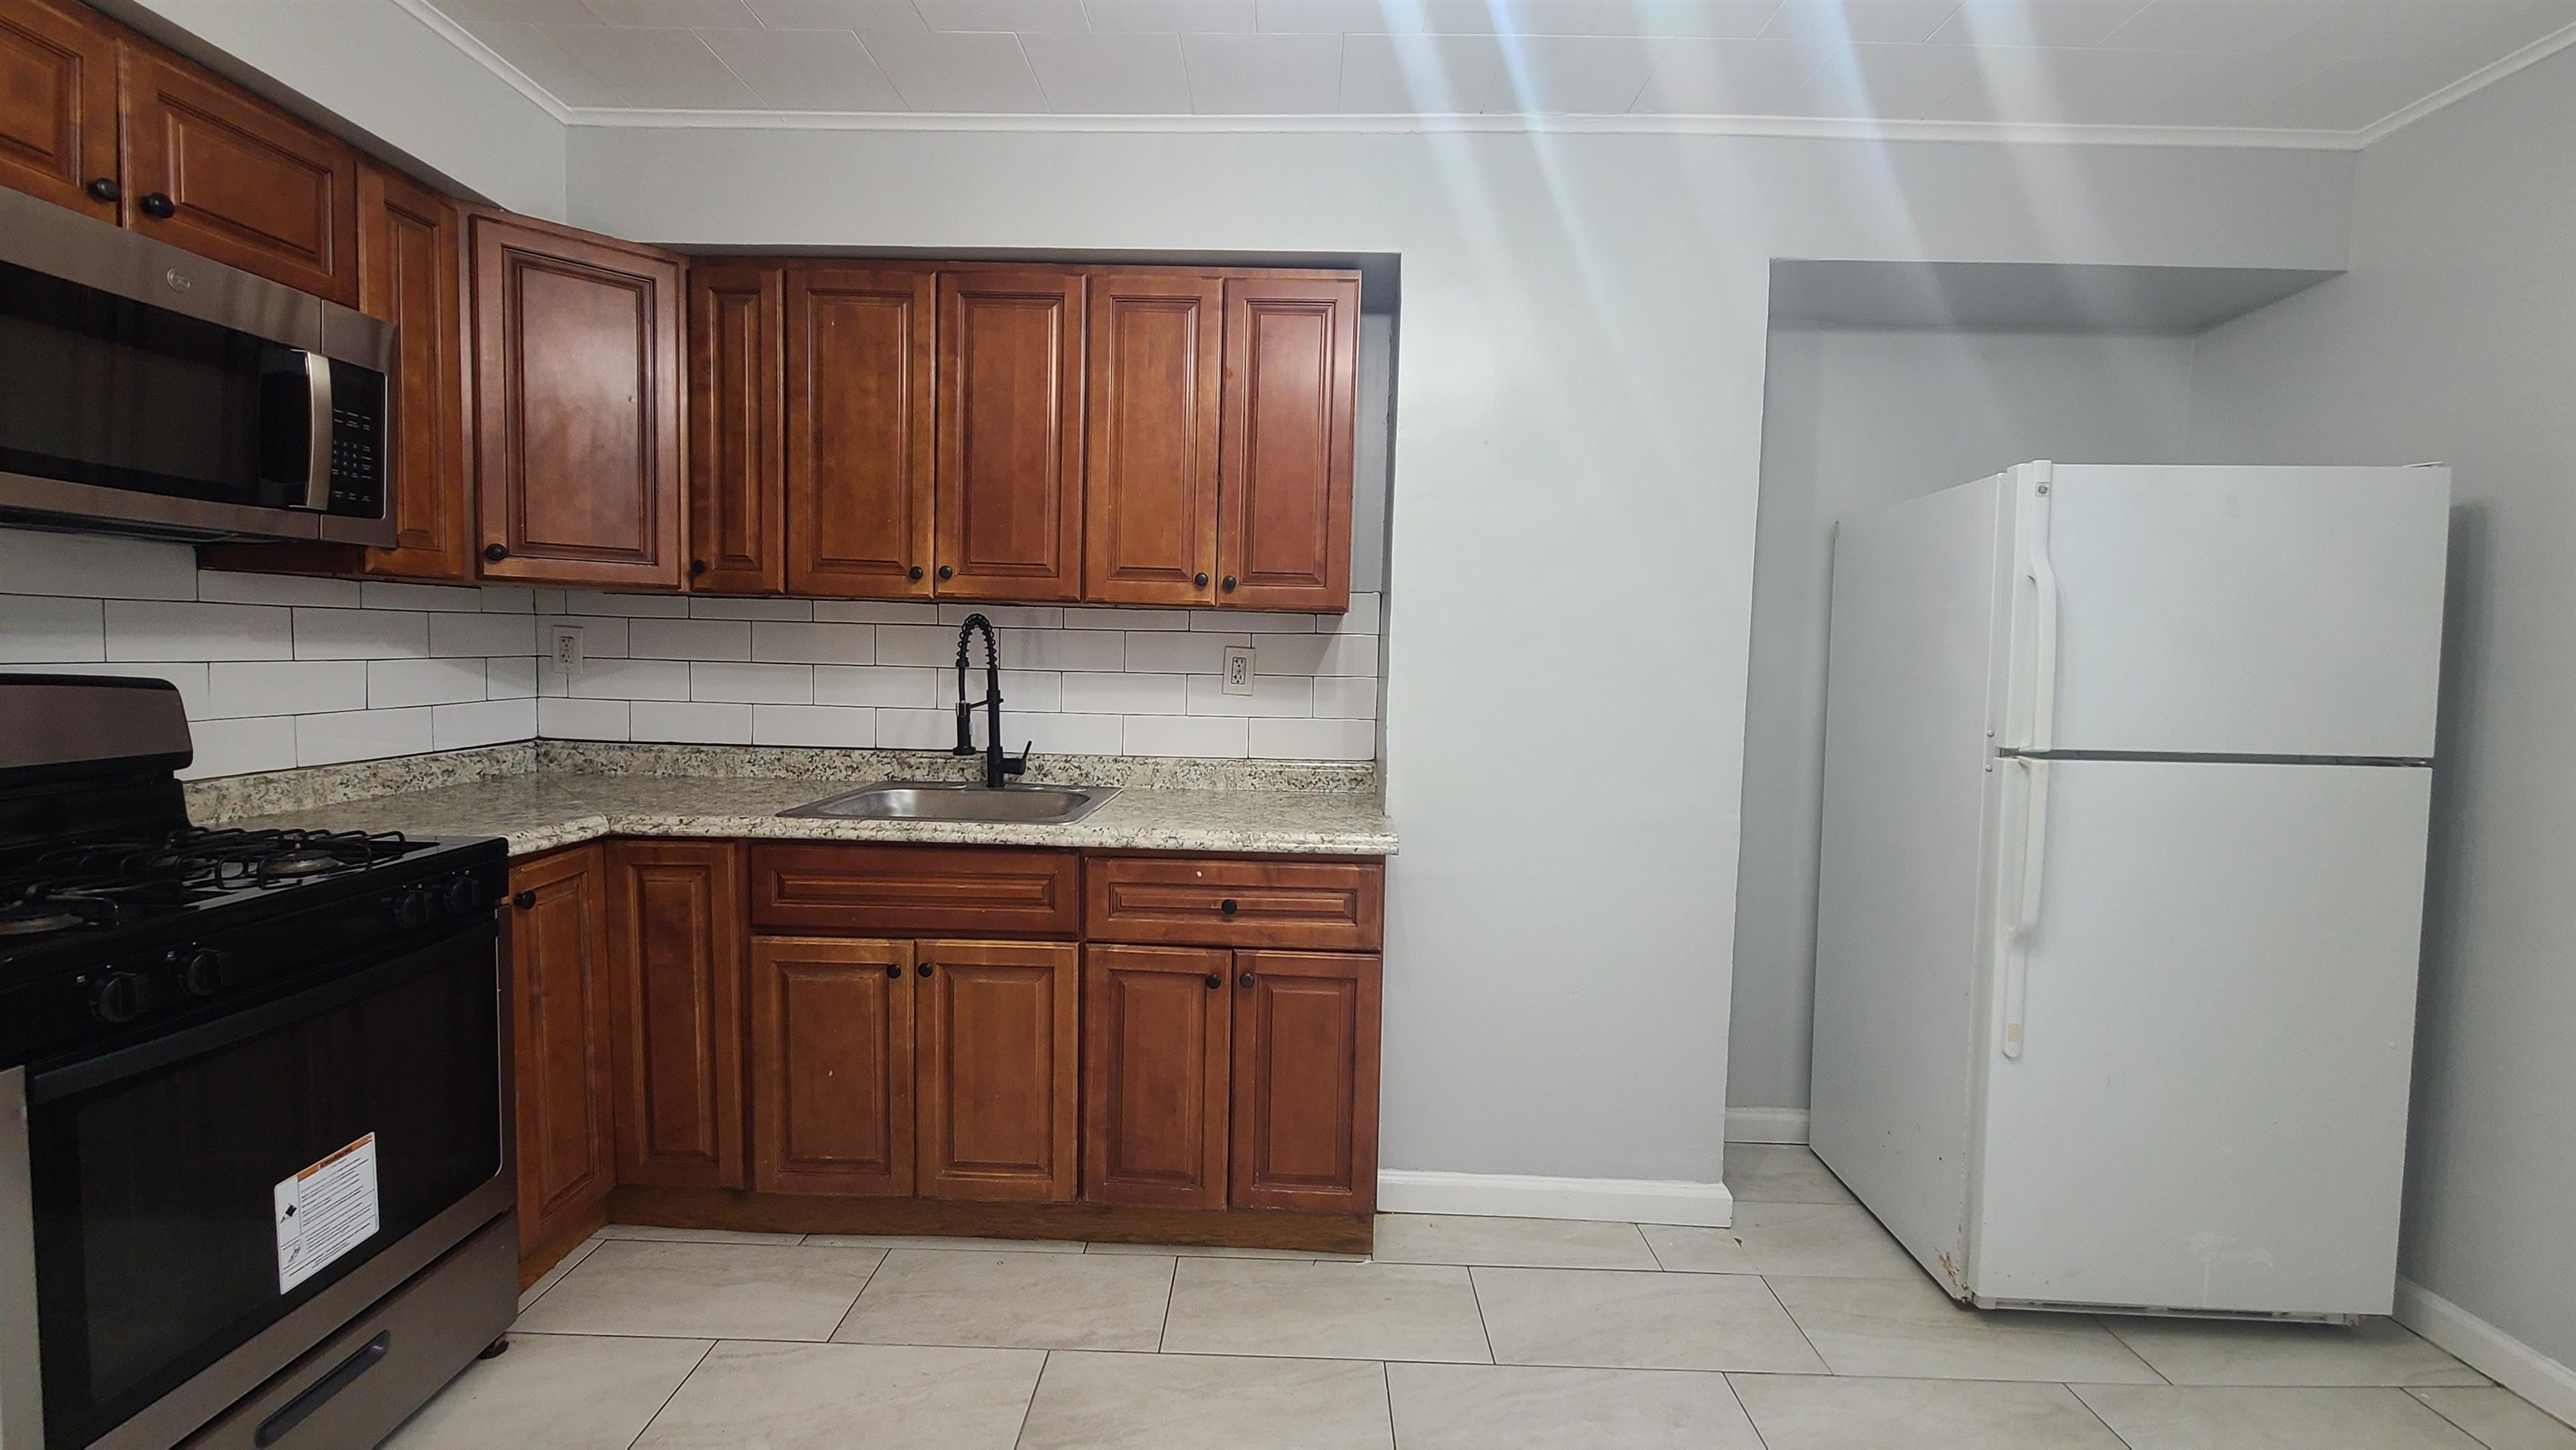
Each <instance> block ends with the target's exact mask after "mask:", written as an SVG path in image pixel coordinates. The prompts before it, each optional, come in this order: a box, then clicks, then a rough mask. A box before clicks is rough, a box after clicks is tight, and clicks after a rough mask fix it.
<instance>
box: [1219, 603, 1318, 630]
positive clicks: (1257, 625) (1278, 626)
mask: <svg viewBox="0 0 2576 1450" xmlns="http://www.w3.org/2000/svg"><path fill="white" fill-rule="evenodd" d="M1190 628H1192V629H1195V630H1197V631H1199V632H1200V633H1202V634H1313V633H1314V632H1315V616H1313V615H1311V614H1270V613H1266V612H1258V611H1254V610H1234V609H1205V610H1201V611H1199V612H1198V613H1196V614H1193V615H1191V616H1190Z"/></svg>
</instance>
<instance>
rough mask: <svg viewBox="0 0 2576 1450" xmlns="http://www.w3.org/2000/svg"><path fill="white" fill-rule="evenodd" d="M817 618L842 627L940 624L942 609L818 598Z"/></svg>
mask: <svg viewBox="0 0 2576 1450" xmlns="http://www.w3.org/2000/svg"><path fill="white" fill-rule="evenodd" d="M814 617H815V618H816V619H819V620H824V621H827V622H836V623H840V624H937V623H938V622H939V606H938V605H936V604H929V603H918V604H916V603H910V602H906V601H903V600H897V599H817V600H815V601H814Z"/></svg>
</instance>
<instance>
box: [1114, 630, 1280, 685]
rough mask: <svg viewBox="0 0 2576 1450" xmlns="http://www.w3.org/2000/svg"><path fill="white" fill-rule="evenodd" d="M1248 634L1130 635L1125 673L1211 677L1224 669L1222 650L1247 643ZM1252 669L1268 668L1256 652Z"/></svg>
mask: <svg viewBox="0 0 2576 1450" xmlns="http://www.w3.org/2000/svg"><path fill="white" fill-rule="evenodd" d="M1251 643H1253V639H1252V636H1250V635H1248V634H1196V633H1193V634H1131V635H1129V636H1127V670H1128V672H1129V673H1130V674H1138V673H1149V674H1165V675H1214V674H1221V673H1223V672H1224V670H1225V647H1226V646H1227V645H1230V644H1251ZM1253 662H1254V666H1255V668H1256V669H1266V668H1269V664H1270V662H1269V661H1268V660H1267V659H1264V658H1263V657H1262V651H1261V650H1258V649H1256V650H1255V652H1254V654H1253Z"/></svg>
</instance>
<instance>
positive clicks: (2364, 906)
mask: <svg viewBox="0 0 2576 1450" xmlns="http://www.w3.org/2000/svg"><path fill="white" fill-rule="evenodd" d="M2449 507H2450V473H2449V471H2448V470H2447V469H2442V468H2436V467H2422V468H2235V467H2223V468H2222V467H2131V466H2109V465H2077V464H2062V463H2061V464H2049V463H2031V464H2024V465H2022V466H2020V467H2018V468H2015V469H2013V470H2011V471H2010V472H2008V473H2003V474H1998V475H1996V476H1995V477H1992V478H1988V479H1984V480H1981V481H1979V482H1976V483H1971V484H1966V485H1963V486H1961V487H1958V488H1952V489H1949V490H1946V491H1944V492H1941V493H1937V494H1933V495H1931V496H1929V497H1926V498H1920V499H1916V500H1914V501H1912V502H1910V503H1906V504H1902V505H1899V506H1897V507H1894V508H1890V509H1886V510H1884V511H1881V512H1879V513H1875V514H1872V515H1869V516H1867V517H1864V518H1859V519H1855V520H1847V521H1845V522H1844V523H1843V524H1842V525H1841V526H1840V528H1839V529H1838V531H1837V536H1836V541H1835V549H1834V572H1833V615H1832V630H1831V644H1830V647H1829V655H1828V666H1827V680H1828V683H1827V698H1826V721H1825V778H1824V821H1823V840H1822V861H1821V866H1820V880H1819V890H1818V901H1817V920H1816V1018H1815V1076H1814V1085H1813V1105H1812V1120H1811V1128H1810V1131H1811V1138H1812V1142H1813V1145H1814V1148H1815V1150H1816V1152H1817V1154H1818V1155H1819V1156H1820V1157H1822V1158H1823V1159H1824V1161H1825V1162H1826V1163H1827V1164H1828V1165H1829V1166H1831V1167H1832V1168H1833V1170H1834V1171H1835V1172H1836V1173H1837V1174H1839V1175H1840V1176H1841V1177H1842V1179H1843V1181H1844V1182H1845V1183H1847V1184H1849V1185H1850V1187H1851V1189H1852V1191H1853V1192H1854V1193H1856V1194H1857V1195H1859V1197H1860V1199H1861V1201H1862V1202H1863V1203H1864V1204H1866V1205H1867V1206H1868V1207H1869V1208H1870V1209H1871V1210H1872V1211H1873V1212H1874V1213H1876V1214H1877V1216H1878V1217H1879V1219H1880V1220H1881V1221H1882V1222H1884V1223H1885V1224H1886V1225H1887V1227H1888V1228H1889V1230H1890V1231H1891V1232H1893V1233H1894V1234H1895V1235H1896V1237H1897V1238H1898V1239H1899V1240H1901V1241H1902V1242H1903V1243H1904V1245H1905V1247H1906V1248H1907V1249H1908V1250H1910V1251H1911V1252H1912V1253H1913V1255H1914V1257H1915V1258H1916V1259H1918V1260H1920V1261H1921V1263H1922V1265H1923V1267H1924V1268H1925V1270H1926V1271H1928V1272H1929V1273H1931V1274H1932V1275H1933V1277H1934V1278H1935V1279H1937V1280H1939V1281H1940V1283H1941V1285H1942V1286H1943V1287H1944V1288H1945V1289H1947V1290H1948V1291H1949V1292H1950V1294H1951V1295H1952V1296H1953V1297H1955V1298H1958V1299H1960V1300H1962V1301H1965V1302H1971V1303H1975V1304H1978V1305H1981V1306H1987V1307H1994V1306H2004V1305H2011V1306H2020V1307H2048V1308H2070V1309H2093V1308H2117V1309H2128V1310H2138V1311H2146V1312H2173V1313H2197V1314H2228V1315H2251V1316H2279V1317H2290V1318H2318V1319H2342V1318H2349V1317H2352V1316H2357V1315H2364V1314H2384V1313H2387V1312H2388V1311H2389V1308H2390V1305H2391V1299H2392V1296H2393V1294H2394V1288H2395V1280H2396V1261H2397V1219H2398V1199H2399V1191H2400V1180H2401V1177H2402V1173H2403V1168H2404V1158H2405V1146H2406V1112H2407V1081H2408V1076H2409V1071H2410V1068H2411V1064H2412V1058H2413V1050H2414V1016H2415V979H2416V960H2417V938H2418V934H2419V931H2420V928H2421V924H2422V909H2423V894H2424V853H2425V834H2426V809H2427V802H2428V793H2429V790H2430V785H2431V774H2432V772H2431V769H2430V766H2431V757H2432V754H2433V725H2434V701H2435V687H2436V676H2437V674H2438V671H2439V665H2440V654H2441V629H2442V597H2443V574H2444V563H2445V554H2446V541H2447V525H2448V516H2449Z"/></svg>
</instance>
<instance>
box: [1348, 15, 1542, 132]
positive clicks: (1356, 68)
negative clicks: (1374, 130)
mask: <svg viewBox="0 0 2576 1450" xmlns="http://www.w3.org/2000/svg"><path fill="white" fill-rule="evenodd" d="M1509 43H1511V42H1508V41H1504V40H1501V39H1499V38H1497V37H1494V36H1491V35H1345V36H1343V37H1342V106H1341V108H1342V110H1343V111H1344V112H1345V113H1346V114H1349V115H1354V116H1401V115H1425V116H1458V115H1470V116H1471V115H1474V114H1476V111H1477V108H1478V107H1480V106H1482V105H1484V103H1485V94H1486V92H1487V91H1488V90H1490V89H1491V88H1492V86H1493V83H1494V77H1495V76H1496V75H1498V74H1500V73H1501V71H1502V68H1503V47H1504V46H1505V45H1506V44H1509Z"/></svg>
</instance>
